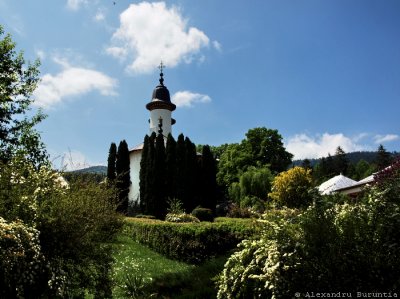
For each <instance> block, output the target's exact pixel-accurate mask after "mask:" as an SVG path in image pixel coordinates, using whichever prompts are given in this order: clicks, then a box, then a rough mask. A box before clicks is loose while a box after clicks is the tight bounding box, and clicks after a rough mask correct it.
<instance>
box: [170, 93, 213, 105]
mask: <svg viewBox="0 0 400 299" xmlns="http://www.w3.org/2000/svg"><path fill="white" fill-rule="evenodd" d="M172 102H173V103H174V104H175V105H176V106H178V107H192V106H193V105H194V104H197V103H208V102H211V98H210V97H209V96H208V95H205V94H200V93H193V92H190V91H187V90H185V91H178V92H176V93H174V94H173V95H172Z"/></svg>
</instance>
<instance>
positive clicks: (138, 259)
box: [113, 234, 228, 299]
mask: <svg viewBox="0 0 400 299" xmlns="http://www.w3.org/2000/svg"><path fill="white" fill-rule="evenodd" d="M115 246H116V247H117V248H116V253H115V255H114V257H115V259H116V263H115V265H114V273H113V279H114V282H115V287H114V291H113V296H114V298H149V296H151V295H152V297H151V298H174V299H175V298H215V296H216V290H215V288H214V281H213V278H214V277H215V276H216V275H217V274H218V273H219V272H220V271H222V269H223V265H224V263H225V261H226V259H227V257H228V256H226V257H218V258H215V259H212V260H210V261H208V262H205V263H203V264H201V265H198V266H194V265H189V264H186V263H182V262H178V261H173V260H170V259H167V258H165V257H164V256H162V255H160V254H158V253H156V252H154V251H152V250H150V249H148V248H147V247H145V246H143V245H140V244H138V243H136V242H135V241H133V240H132V239H131V238H130V237H128V236H127V235H125V234H121V236H119V238H118V240H117V242H116V243H115Z"/></svg>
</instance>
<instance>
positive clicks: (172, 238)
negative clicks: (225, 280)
mask: <svg viewBox="0 0 400 299" xmlns="http://www.w3.org/2000/svg"><path fill="white" fill-rule="evenodd" d="M127 225H128V226H129V230H130V234H131V236H132V238H133V239H134V240H135V241H137V242H139V243H141V244H143V245H146V246H148V247H149V248H151V249H153V250H155V251H156V252H158V253H161V254H163V255H165V256H167V257H169V258H172V259H176V260H180V261H185V262H189V263H200V262H202V261H204V260H206V259H209V258H210V257H213V256H216V255H219V254H222V253H226V252H227V251H229V250H230V249H233V248H235V247H236V245H237V244H238V243H239V242H240V241H241V240H243V239H245V238H249V237H250V236H252V235H253V234H254V233H255V232H256V227H255V226H254V224H253V222H249V221H246V222H240V221H234V220H233V221H218V222H214V223H206V222H204V223H169V222H163V221H159V220H145V219H135V218H129V219H128V222H127Z"/></svg>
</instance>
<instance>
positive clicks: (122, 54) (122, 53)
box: [106, 47, 128, 60]
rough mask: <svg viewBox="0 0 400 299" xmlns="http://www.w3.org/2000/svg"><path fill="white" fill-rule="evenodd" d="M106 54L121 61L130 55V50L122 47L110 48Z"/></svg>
mask: <svg viewBox="0 0 400 299" xmlns="http://www.w3.org/2000/svg"><path fill="white" fill-rule="evenodd" d="M106 53H107V54H110V55H111V56H114V57H115V58H118V59H120V60H124V59H125V58H126V56H127V55H128V50H127V49H126V48H121V47H109V48H107V49H106Z"/></svg>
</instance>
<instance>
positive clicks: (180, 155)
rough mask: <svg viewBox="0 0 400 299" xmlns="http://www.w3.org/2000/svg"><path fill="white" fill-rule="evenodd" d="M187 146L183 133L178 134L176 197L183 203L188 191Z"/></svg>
mask: <svg viewBox="0 0 400 299" xmlns="http://www.w3.org/2000/svg"><path fill="white" fill-rule="evenodd" d="M185 157H186V147H185V137H184V136H183V134H180V135H179V136H178V140H177V142H176V176H175V182H176V198H177V199H179V200H180V201H181V202H182V203H183V202H184V200H185V191H186V159H185Z"/></svg>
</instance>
